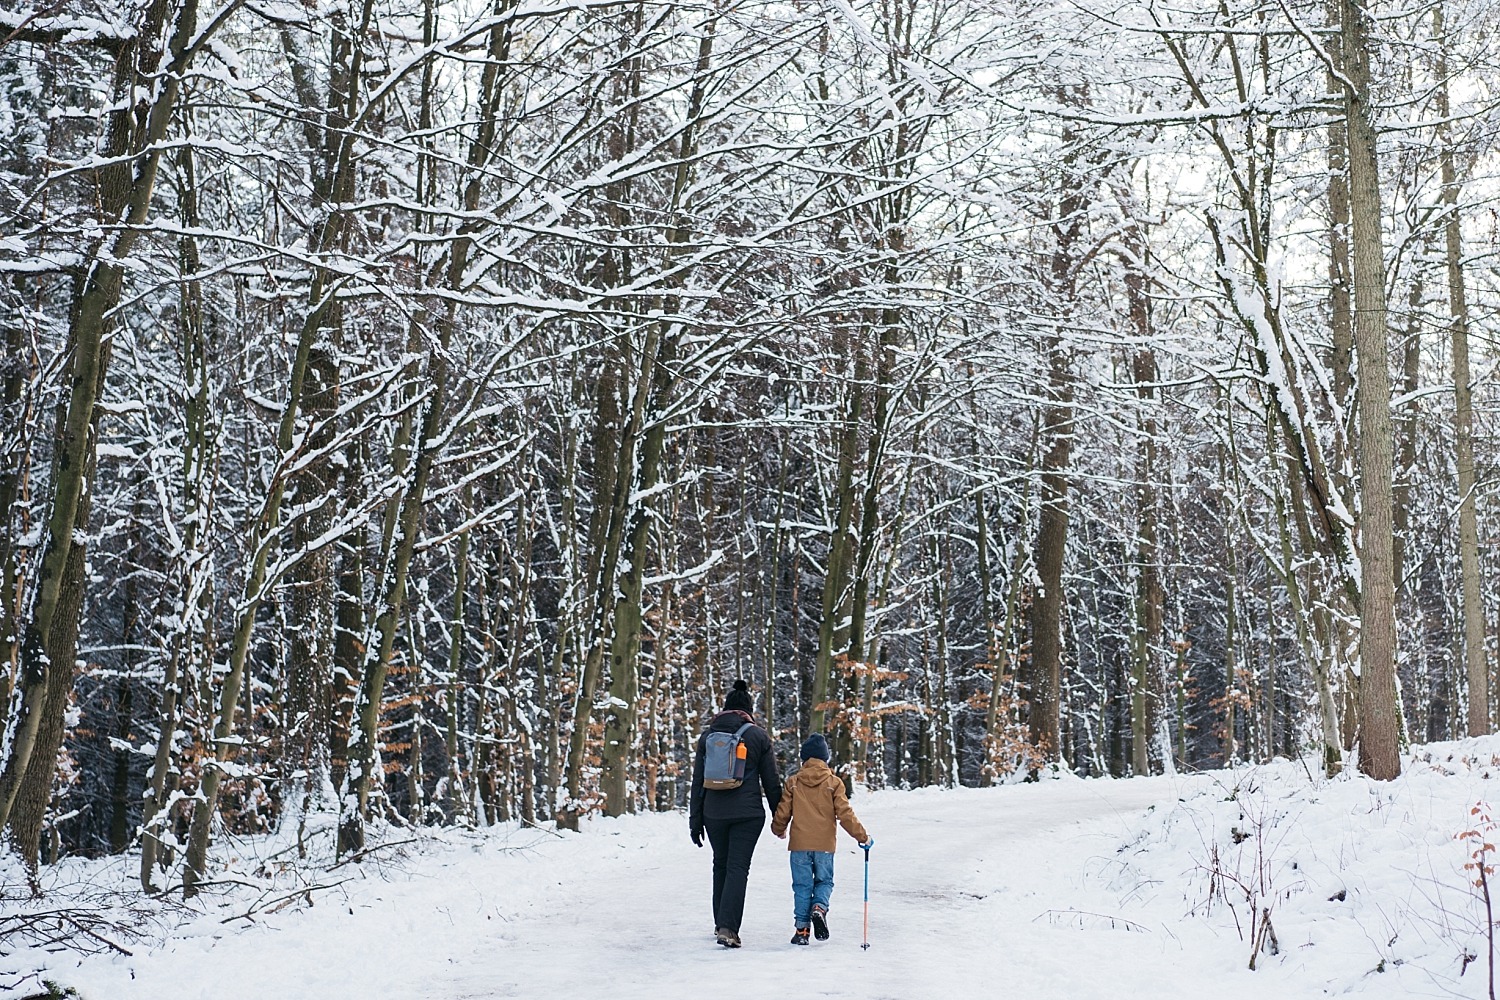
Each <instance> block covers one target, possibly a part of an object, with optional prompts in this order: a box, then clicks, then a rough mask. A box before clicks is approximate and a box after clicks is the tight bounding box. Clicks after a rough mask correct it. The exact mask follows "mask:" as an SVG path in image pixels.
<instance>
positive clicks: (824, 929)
mask: <svg viewBox="0 0 1500 1000" xmlns="http://www.w3.org/2000/svg"><path fill="white" fill-rule="evenodd" d="M812 929H813V933H814V934H815V935H817V938H818V940H819V941H827V940H828V911H827V910H826V909H824V907H823V904H822V903H814V904H813V908H812ZM804 943H805V942H804Z"/></svg>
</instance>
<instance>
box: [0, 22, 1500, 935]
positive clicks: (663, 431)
mask: <svg viewBox="0 0 1500 1000" xmlns="http://www.w3.org/2000/svg"><path fill="white" fill-rule="evenodd" d="M1497 32H1500V7H1497V6H1496V5H1494V4H1493V3H1489V2H1487V0H1422V2H1419V3H1416V4H1409V5H1398V4H1393V3H1388V2H1384V0H1380V2H1373V0H1372V2H1365V0H1215V2H1214V3H1198V4H1192V3H1182V4H1178V3H1173V2H1169V0H1073V2H1067V3H1060V2H1054V0H1010V2H1003V3H996V2H992V0H120V2H117V3H105V2H103V0H59V2H56V3H51V4H46V3H42V2H41V0H4V2H3V3H0V136H3V141H0V327H3V335H4V340H5V348H4V354H3V363H0V378H3V387H0V713H3V714H0V723H3V725H4V741H3V745H0V764H3V770H0V824H3V825H4V827H5V830H6V839H5V850H7V851H9V852H12V853H13V854H15V855H16V856H18V857H19V858H20V859H22V861H23V862H24V863H25V864H26V865H28V866H30V867H31V869H32V870H33V871H34V870H36V866H38V865H47V864H51V863H54V862H56V861H57V860H59V859H60V858H64V857H67V856H78V855H82V856H88V857H97V856H103V855H108V854H119V853H124V852H130V851H134V852H139V855H140V857H139V863H138V867H139V881H140V885H141V888H142V890H143V891H145V892H162V891H166V890H169V889H170V890H173V891H181V892H183V893H185V894H186V895H187V896H189V897H191V896H192V895H193V894H194V893H195V892H197V891H198V889H199V886H200V884H201V883H203V882H204V881H205V880H207V879H211V877H212V868H213V855H214V851H215V849H216V845H217V844H219V843H220V841H221V840H222V838H224V837H226V836H234V835H249V834H256V833H262V832H268V831H272V830H280V831H283V832H286V831H295V833H296V839H297V841H298V842H299V844H300V842H301V840H302V831H303V830H304V829H306V830H308V831H309V833H308V836H313V835H314V833H313V831H317V835H318V836H322V835H323V833H324V832H325V831H329V836H336V840H337V844H336V849H337V851H338V852H339V854H341V855H344V856H357V855H358V854H359V852H361V851H362V850H363V849H364V847H365V844H366V837H367V832H368V831H369V830H370V828H371V826H372V825H378V826H380V827H381V828H382V829H384V828H386V827H388V826H390V825H395V826H424V825H469V826H489V825H493V824H497V823H504V822H519V823H522V824H525V825H542V824H547V825H551V824H555V825H556V826H557V827H559V828H572V829H576V828H577V827H578V824H579V822H580V820H581V819H582V818H584V817H587V816H589V815H591V814H595V813H602V814H605V815H608V816H619V815H621V814H624V813H637V812H647V811H663V810H672V809H678V808H680V807H682V806H683V804H684V803H685V801H686V795H687V784H688V781H687V778H688V777H689V772H690V770H691V754H692V747H693V742H694V740H695V739H696V738H697V735H698V734H699V733H700V732H701V731H702V729H703V726H704V724H705V722H706V719H707V718H708V717H709V716H711V715H712V714H713V712H714V711H715V710H717V708H718V707H719V706H720V705H721V704H722V701H723V698H724V695H725V692H726V691H727V690H729V688H730V686H731V685H732V684H733V683H734V681H735V680H737V679H745V680H747V681H748V682H749V683H750V685H751V688H752V689H753V691H754V694H755V698H756V706H757V714H758V716H761V717H763V718H764V719H765V720H766V721H767V722H768V728H770V729H771V730H772V735H773V737H774V738H775V740H776V746H777V748H778V752H779V754H780V756H781V759H782V760H783V761H784V762H790V761H792V760H795V758H796V751H797V746H798V744H799V743H800V741H801V739H802V737H803V736H804V735H806V733H807V732H809V731H814V730H815V731H823V732H826V733H827V734H828V735H829V738H830V742H831V743H833V744H834V757H835V759H836V761H839V762H840V763H841V767H842V768H843V773H844V775H845V780H846V783H847V784H848V785H849V786H850V787H851V788H852V789H860V788H869V789H881V788H910V787H917V786H956V785H966V786H974V785H988V784H992V783H1000V782H1008V781H1014V780H1020V779H1022V778H1024V777H1035V776H1037V775H1038V774H1040V773H1043V772H1046V771H1047V770H1048V769H1064V770H1069V771H1072V772H1073V773H1076V774H1079V775H1083V776H1086V777H1097V776H1107V775H1112V776H1116V777H1120V776H1127V775H1141V774H1160V773H1163V772H1171V771H1174V770H1177V771H1182V770H1196V769H1205V768H1212V767H1218V766H1221V765H1224V764H1226V763H1231V762H1235V761H1252V762H1259V761H1270V760H1272V759H1274V758H1276V757H1295V756H1298V755H1301V754H1303V753H1304V752H1307V753H1311V754H1312V755H1313V756H1314V757H1315V758H1316V759H1317V760H1320V761H1322V763H1323V767H1324V769H1325V770H1326V772H1327V773H1328V774H1334V773H1337V772H1338V771H1340V770H1341V769H1349V770H1354V769H1358V770H1359V771H1360V772H1362V773H1365V774H1368V775H1370V776H1373V777H1375V778H1390V777H1394V776H1395V774H1396V772H1397V770H1399V768H1400V758H1399V756H1398V754H1399V752H1400V751H1401V749H1402V748H1403V747H1405V746H1406V745H1407V744H1408V743H1411V742H1418V743H1420V742H1425V741H1429V740H1443V739H1453V738H1458V737H1463V736H1474V735H1481V734H1485V733H1489V732H1491V731H1492V729H1493V728H1494V722H1495V718H1496V707H1497V706H1496V701H1497V693H1496V691H1495V690H1494V688H1495V687H1496V685H1495V684H1494V683H1492V682H1491V677H1492V676H1493V670H1494V664H1495V662H1496V658H1497V654H1500V649H1497V643H1500V638H1497V633H1500V589H1497V588H1496V586H1495V581H1496V578H1497V573H1500V546H1497V544H1496V542H1497V539H1500V504H1497V503H1496V498H1497V494H1500V474H1497V470H1500V438H1497V430H1500V387H1497V379H1496V369H1497V365H1500V340H1497V334H1496V330H1497V326H1496V321H1497V315H1496V310H1497V307H1500V272H1497V268H1496V263H1497V261H1496V252H1497V249H1500V206H1497V201H1496V199H1497V196H1500V179H1497V177H1496V173H1495V169H1496V166H1497V162H1500V161H1497V154H1500V115H1497V111H1500V99H1497V90H1500V33H1497ZM857 803H858V796H857V795H856V804H857ZM319 817H322V818H327V817H336V821H334V822H332V823H330V824H326V825H320V824H317V823H314V822H313V820H314V819H316V818H319ZM132 863H134V862H132ZM351 912H352V911H351Z"/></svg>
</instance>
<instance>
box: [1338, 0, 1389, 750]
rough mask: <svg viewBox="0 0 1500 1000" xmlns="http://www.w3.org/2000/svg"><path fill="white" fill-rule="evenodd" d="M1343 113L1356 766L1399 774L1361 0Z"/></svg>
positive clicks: (1377, 255)
mask: <svg viewBox="0 0 1500 1000" xmlns="http://www.w3.org/2000/svg"><path fill="white" fill-rule="evenodd" d="M1343 12H1344V14H1343V25H1342V29H1343V43H1344V57H1345V76H1346V78H1347V83H1346V84H1345V88H1344V109H1345V122H1346V129H1347V133H1348V146H1349V196H1350V217H1351V220H1352V223H1353V236H1354V240H1353V243H1354V323H1355V353H1356V355H1357V358H1358V366H1359V369H1358V370H1359V389H1358V401H1359V481H1360V519H1359V520H1360V534H1361V538H1360V542H1361V544H1360V594H1361V606H1360V630H1359V660H1360V738H1359V762H1360V768H1361V770H1363V771H1364V772H1365V773H1366V774H1368V775H1370V776H1371V777H1373V778H1380V779H1390V778H1394V777H1396V776H1397V775H1399V774H1400V773H1401V754H1400V725H1399V719H1398V707H1397V704H1396V698H1397V694H1396V617H1395V596H1396V591H1395V575H1394V565H1393V557H1394V551H1393V547H1392V544H1393V530H1392V525H1393V512H1392V500H1391V478H1392V464H1393V456H1392V451H1391V373H1390V367H1389V361H1388V355H1387V351H1388V350H1389V331H1388V330H1387V328H1386V307H1385V257H1384V245H1383V240H1382V237H1381V232H1380V171H1379V166H1378V161H1377V158H1376V157H1377V154H1376V148H1375V141H1376V137H1375V110H1374V108H1373V107H1372V106H1371V101H1370V49H1371V42H1370V39H1369V37H1368V34H1367V23H1366V19H1367V17H1368V15H1367V14H1366V12H1365V10H1364V8H1363V7H1362V6H1361V4H1360V0H1343Z"/></svg>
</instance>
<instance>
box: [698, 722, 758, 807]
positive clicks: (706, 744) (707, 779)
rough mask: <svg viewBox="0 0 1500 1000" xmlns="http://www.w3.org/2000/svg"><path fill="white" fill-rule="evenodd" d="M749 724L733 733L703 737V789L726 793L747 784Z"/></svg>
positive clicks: (708, 734)
mask: <svg viewBox="0 0 1500 1000" xmlns="http://www.w3.org/2000/svg"><path fill="white" fill-rule="evenodd" d="M753 725H755V723H753V722H747V723H745V724H744V725H743V726H741V727H740V728H738V729H736V730H735V731H734V732H732V733H713V732H711V733H707V734H705V735H704V737H703V787H704V788H711V789H713V790H714V791H719V792H725V791H728V790H729V789H731V788H738V787H740V786H741V785H743V784H744V783H745V752H746V748H745V742H744V735H745V730H747V729H749V728H750V727H751V726H753Z"/></svg>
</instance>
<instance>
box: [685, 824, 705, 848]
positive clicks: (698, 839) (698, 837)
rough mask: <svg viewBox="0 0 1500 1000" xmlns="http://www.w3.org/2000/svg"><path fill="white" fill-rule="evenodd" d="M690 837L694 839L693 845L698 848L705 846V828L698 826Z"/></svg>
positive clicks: (689, 834) (690, 832)
mask: <svg viewBox="0 0 1500 1000" xmlns="http://www.w3.org/2000/svg"><path fill="white" fill-rule="evenodd" d="M688 836H690V837H692V838H693V843H694V844H695V845H697V846H698V847H702V846H703V827H701V826H697V827H694V828H693V829H692V830H691V831H689V833H688Z"/></svg>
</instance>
